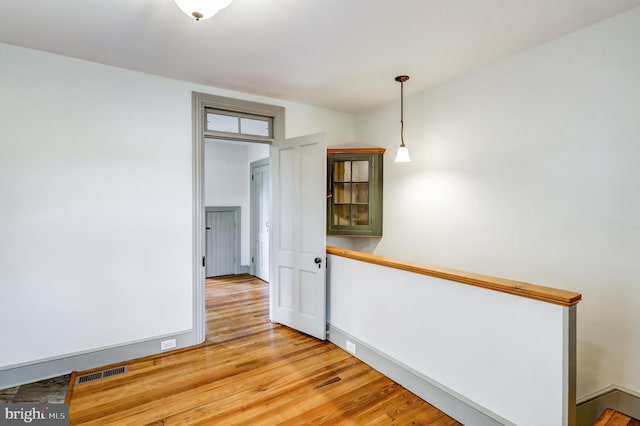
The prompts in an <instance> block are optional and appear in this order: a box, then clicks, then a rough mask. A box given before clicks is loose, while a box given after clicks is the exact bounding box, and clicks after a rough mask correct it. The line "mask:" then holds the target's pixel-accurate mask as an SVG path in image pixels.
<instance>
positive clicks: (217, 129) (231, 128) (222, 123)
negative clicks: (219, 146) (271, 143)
mask: <svg viewBox="0 0 640 426" xmlns="http://www.w3.org/2000/svg"><path fill="white" fill-rule="evenodd" d="M205 113H206V121H205V129H204V130H205V135H206V136H216V137H219V138H226V139H245V138H251V139H253V140H256V139H258V140H260V139H265V140H271V139H273V117H267V116H263V115H254V114H245V113H241V112H235V111H225V110H218V109H212V108H206V110H205Z"/></svg>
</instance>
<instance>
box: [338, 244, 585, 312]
mask: <svg viewBox="0 0 640 426" xmlns="http://www.w3.org/2000/svg"><path fill="white" fill-rule="evenodd" d="M327 254H333V255H335V256H340V257H345V258H348V259H353V260H359V261H361V262H367V263H373V264H375V265H380V266H386V267H388V268H394V269H400V270H403V271H409V272H414V273H416V274H422V275H428V276H431V277H436V278H442V279H445V280H449V281H456V282H459V283H463V284H468V285H473V286H476V287H482V288H486V289H489V290H495V291H500V292H503V293H509V294H513V295H515V296H521V297H527V298H529V299H535V300H539V301H541V302H547V303H553V304H555V305H561V306H573V305H575V304H577V303H578V302H579V301H580V300H582V294H580V293H576V292H574V291H569V290H563V289H559V288H553V287H545V286H541V285H536V284H529V283H524V282H520V281H512V280H507V279H504V278H496V277H491V276H488V275H481V274H475V273H473V272H463V271H457V270H455V269H448V268H440V267H437V266H431V265H423V264H420V263H414V262H405V261H402V260H396V259H392V258H389V257H384V256H378V255H375V254H368V253H362V252H358V251H354V250H347V249H342V248H337V247H331V246H327Z"/></svg>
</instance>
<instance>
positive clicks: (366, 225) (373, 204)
mask: <svg viewBox="0 0 640 426" xmlns="http://www.w3.org/2000/svg"><path fill="white" fill-rule="evenodd" d="M384 151H385V149H384V148H329V149H327V167H328V171H327V188H328V195H327V235H345V236H351V237H381V236H382V164H383V155H384Z"/></svg>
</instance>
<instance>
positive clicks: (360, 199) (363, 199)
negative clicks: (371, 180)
mask: <svg viewBox="0 0 640 426" xmlns="http://www.w3.org/2000/svg"><path fill="white" fill-rule="evenodd" d="M351 187H352V188H351V189H352V191H353V192H352V197H351V199H352V200H353V201H352V202H353V203H354V204H355V203H358V204H367V203H368V202H369V184H368V183H354V184H352V185H351Z"/></svg>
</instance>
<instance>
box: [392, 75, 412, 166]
mask: <svg viewBox="0 0 640 426" xmlns="http://www.w3.org/2000/svg"><path fill="white" fill-rule="evenodd" d="M407 80H409V76H408V75H399V76H397V77H396V81H398V82H400V141H401V143H400V147H399V148H398V153H397V154H396V163H408V162H410V161H411V157H409V149H408V148H407V147H406V146H404V82H405V81H407Z"/></svg>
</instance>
